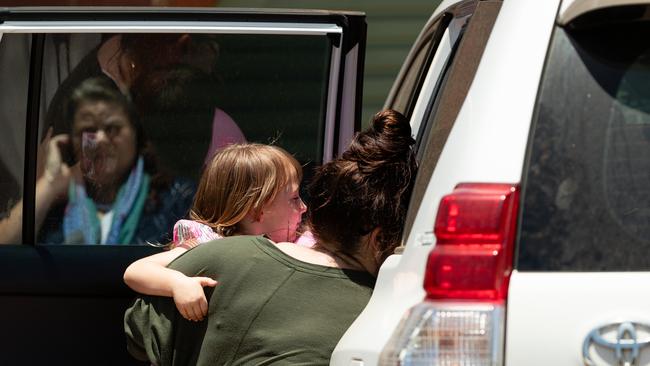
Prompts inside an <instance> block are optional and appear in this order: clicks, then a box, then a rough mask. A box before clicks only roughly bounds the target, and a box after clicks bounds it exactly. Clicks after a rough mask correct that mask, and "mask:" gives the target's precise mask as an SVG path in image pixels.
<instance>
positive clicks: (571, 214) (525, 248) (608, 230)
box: [517, 13, 650, 271]
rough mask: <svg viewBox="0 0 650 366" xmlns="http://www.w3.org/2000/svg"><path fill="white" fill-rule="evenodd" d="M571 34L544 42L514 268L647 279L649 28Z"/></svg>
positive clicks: (645, 24) (642, 24) (572, 29)
mask: <svg viewBox="0 0 650 366" xmlns="http://www.w3.org/2000/svg"><path fill="white" fill-rule="evenodd" d="M631 14H632V15H631V16H632V17H633V16H634V14H633V13H631ZM594 19H596V20H598V18H594ZM594 19H587V20H592V21H593V20H594ZM602 19H607V18H602ZM578 25H579V27H577V26H576V24H575V23H574V24H570V25H569V26H567V27H566V28H561V27H557V28H556V29H555V32H554V35H553V38H552V41H551V46H550V51H549V54H548V57H547V63H546V67H545V71H544V76H543V80H542V84H541V89H540V93H539V96H538V102H537V103H538V104H537V110H536V113H535V116H534V120H533V130H532V131H533V132H532V133H533V134H532V139H531V142H532V143H531V145H530V150H529V154H528V159H529V160H528V163H527V164H526V169H525V172H524V177H523V182H524V192H523V213H522V218H521V225H520V227H521V233H520V240H519V254H518V263H517V268H518V269H519V270H522V271H526V270H528V271H647V270H650V43H648V41H647V40H648V39H650V22H649V21H647V20H643V19H638V18H637V19H633V20H629V21H626V22H622V23H621V22H616V23H612V22H611V21H607V22H604V21H596V22H595V23H593V24H592V25H589V24H578Z"/></svg>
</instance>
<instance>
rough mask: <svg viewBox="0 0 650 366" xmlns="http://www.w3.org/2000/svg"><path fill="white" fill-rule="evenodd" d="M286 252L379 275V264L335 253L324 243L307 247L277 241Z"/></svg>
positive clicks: (313, 261)
mask: <svg viewBox="0 0 650 366" xmlns="http://www.w3.org/2000/svg"><path fill="white" fill-rule="evenodd" d="M275 245H276V246H277V247H278V248H279V249H280V250H282V251H283V252H284V253H285V254H287V255H288V256H290V257H293V258H295V259H298V260H301V261H303V262H307V263H311V264H317V265H321V266H325V267H334V268H342V269H351V270H355V271H362V272H368V273H370V274H372V275H373V276H376V275H377V269H378V268H377V265H376V264H375V263H374V261H369V260H366V259H364V258H361V257H357V256H350V255H347V254H344V253H335V252H333V251H331V250H328V249H327V248H326V247H325V246H324V245H322V244H321V245H319V243H316V244H315V245H314V247H313V248H307V247H303V246H300V245H296V244H294V243H275Z"/></svg>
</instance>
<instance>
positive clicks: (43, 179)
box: [36, 128, 81, 197]
mask: <svg viewBox="0 0 650 366" xmlns="http://www.w3.org/2000/svg"><path fill="white" fill-rule="evenodd" d="M70 147H71V146H70V137H69V136H67V135H65V134H62V135H57V136H54V137H52V129H51V128H50V129H49V130H48V132H47V135H46V136H45V139H44V140H43V142H42V143H41V145H40V146H39V151H38V158H37V163H36V165H37V176H38V177H39V184H40V185H43V184H46V186H47V189H48V190H49V191H50V192H51V194H53V195H55V196H57V197H58V196H64V195H65V193H66V190H67V188H68V185H69V184H70V179H72V178H73V177H79V176H80V174H81V171H80V169H79V164H75V165H73V166H72V167H70V166H68V165H67V164H66V163H65V161H64V152H66V151H70Z"/></svg>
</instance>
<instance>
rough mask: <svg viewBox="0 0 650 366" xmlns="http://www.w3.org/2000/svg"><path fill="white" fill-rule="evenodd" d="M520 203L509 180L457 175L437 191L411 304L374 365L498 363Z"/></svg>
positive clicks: (499, 360) (453, 365) (501, 354)
mask: <svg viewBox="0 0 650 366" xmlns="http://www.w3.org/2000/svg"><path fill="white" fill-rule="evenodd" d="M518 205H519V188H518V186H517V185H515V184H494V183H463V184H459V185H458V186H456V188H455V189H454V191H453V192H452V193H451V194H449V195H447V196H445V197H443V198H442V200H441V202H440V205H439V207H438V214H437V216H436V221H435V227H434V233H435V235H436V239H437V240H436V246H435V247H434V249H433V250H432V251H431V253H430V254H429V260H428V262H427V266H426V272H425V275H424V289H425V291H426V293H427V295H426V299H425V301H424V302H422V303H420V304H418V305H416V306H414V307H413V308H412V309H411V310H410V311H409V312H408V313H407V314H406V315H405V316H404V318H403V319H402V322H401V323H400V325H399V327H398V328H397V329H396V331H395V332H394V333H393V335H392V337H391V339H390V340H389V342H388V343H387V345H386V347H385V348H384V350H383V351H382V354H381V356H380V362H379V364H380V365H440V366H442V365H445V366H456V365H458V366H461V365H462V366H470V365H471V366H474V365H490V366H492V365H501V364H502V362H503V361H502V358H503V341H504V333H503V329H504V323H505V321H504V314H505V302H506V298H507V293H508V281H509V278H510V273H511V272H512V261H513V252H514V239H515V233H516V228H517V226H516V221H517V213H518Z"/></svg>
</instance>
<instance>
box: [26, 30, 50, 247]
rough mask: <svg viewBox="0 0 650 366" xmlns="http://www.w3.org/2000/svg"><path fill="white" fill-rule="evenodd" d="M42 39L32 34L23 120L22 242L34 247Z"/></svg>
mask: <svg viewBox="0 0 650 366" xmlns="http://www.w3.org/2000/svg"><path fill="white" fill-rule="evenodd" d="M44 44H45V35H43V34H33V35H32V44H31V53H30V64H29V92H28V94H27V120H26V125H25V165H24V169H25V171H24V173H25V175H24V181H23V235H22V242H23V243H26V244H29V245H34V243H35V242H36V240H35V239H36V238H35V231H36V230H35V225H36V224H35V218H34V212H35V207H36V189H35V187H36V159H37V150H38V118H39V107H40V98H41V74H42V70H43V47H44Z"/></svg>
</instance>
